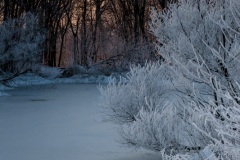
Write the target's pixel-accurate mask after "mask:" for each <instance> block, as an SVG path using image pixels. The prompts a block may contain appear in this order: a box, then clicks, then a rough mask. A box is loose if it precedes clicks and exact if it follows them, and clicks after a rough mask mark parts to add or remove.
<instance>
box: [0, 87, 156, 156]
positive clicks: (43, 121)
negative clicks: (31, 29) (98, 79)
mask: <svg viewBox="0 0 240 160" xmlns="http://www.w3.org/2000/svg"><path fill="white" fill-rule="evenodd" d="M6 92H7V93H8V94H10V95H11V96H5V97H0V159H1V160H159V159H160V155H159V154H156V153H152V152H150V151H145V150H139V151H135V150H130V149H129V148H125V147H123V146H121V145H120V144H119V143H118V142H117V140H118V138H119V137H118V133H117V129H116V128H115V126H114V125H111V124H109V123H103V122H101V116H102V114H101V108H100V107H99V105H98V104H99V95H100V93H99V91H98V89H97V85H94V84H64V85H63V84H58V85H44V86H32V87H24V88H18V89H15V90H10V91H6Z"/></svg>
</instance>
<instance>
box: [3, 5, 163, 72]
mask: <svg viewBox="0 0 240 160" xmlns="http://www.w3.org/2000/svg"><path fill="white" fill-rule="evenodd" d="M166 6H167V1H166V0H114V1H113V0H2V1H1V4H0V7H1V8H0V12H1V21H2V22H5V21H7V20H9V19H18V18H19V17H21V16H22V15H24V14H26V13H28V12H30V13H32V14H34V15H35V16H36V19H37V25H39V26H38V27H41V28H42V30H44V36H45V42H44V44H43V48H44V50H43V51H42V56H41V57H42V58H41V60H42V63H43V64H46V65H48V66H53V67H55V66H58V67H66V66H69V65H76V64H78V65H82V66H85V67H90V66H92V65H94V64H96V63H97V64H99V62H103V61H104V62H106V61H107V63H109V62H108V61H111V62H112V63H113V62H114V63H115V62H116V61H117V60H120V59H121V63H122V62H123V61H124V62H127V63H129V62H130V63H133V62H136V63H138V62H140V61H142V62H143V61H145V60H146V59H147V58H149V57H151V56H153V54H154V52H153V47H151V42H152V41H153V38H152V36H151V35H150V34H149V25H148V24H149V21H150V10H151V8H152V7H153V8H157V9H159V10H161V9H163V8H165V7H166ZM139 51H140V52H139ZM138 52H139V53H138ZM143 52H145V53H143ZM124 65H125V64H124Z"/></svg>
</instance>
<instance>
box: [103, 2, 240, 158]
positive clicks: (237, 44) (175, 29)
mask: <svg viewBox="0 0 240 160" xmlns="http://www.w3.org/2000/svg"><path fill="white" fill-rule="evenodd" d="M239 11H240V2H239V1H238V0H208V1H202V0H179V1H178V4H172V5H170V6H169V7H168V10H164V12H161V13H160V12H158V11H155V10H153V12H152V24H151V30H152V32H153V34H154V35H155V36H156V39H157V43H156V44H157V51H158V53H159V54H160V55H161V56H162V57H163V59H164V65H155V64H148V65H146V66H145V67H143V68H139V67H135V68H132V69H131V71H130V73H129V75H130V76H128V78H127V80H125V81H121V82H119V83H111V84H109V85H108V86H107V88H106V89H102V90H101V91H102V98H103V100H104V102H105V103H104V106H105V107H106V108H107V111H106V113H107V115H108V117H109V118H110V120H111V121H113V122H116V123H118V124H120V125H121V127H122V132H121V135H122V137H123V139H124V140H125V142H126V143H127V144H130V145H132V146H136V147H143V148H147V149H151V150H157V151H159V150H162V149H165V152H164V153H166V154H168V155H171V154H176V153H183V152H188V151H194V152H196V151H199V150H202V149H203V148H204V147H209V146H213V147H212V148H213V149H212V152H213V153H214V155H215V156H216V157H218V158H221V159H235V158H234V156H235V157H236V155H239V144H240V143H239V137H238V135H239V120H238V118H239V116H240V113H239V109H240V107H239V105H240V99H239V98H238V97H240V89H239V87H238V84H240V77H239V76H240V74H239V73H238V70H239V69H240V63H239V55H240V54H239V51H240V23H239V22H240V12H239ZM166 75H167V76H166ZM230 99H231V100H230ZM233 111H234V112H233ZM209 119H210V121H209ZM229 119H231V120H229ZM224 126H225V127H224ZM226 126H228V127H226ZM219 127H220V128H219ZM219 129H220V130H219ZM229 147H230V148H231V147H235V150H234V151H230V150H229V149H227V148H229ZM210 148H211V147H210ZM227 150H229V152H228V151H227ZM224 157H225V158H224ZM175 158H176V157H175ZM173 159H174V158H173Z"/></svg>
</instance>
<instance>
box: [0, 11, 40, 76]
mask: <svg viewBox="0 0 240 160" xmlns="http://www.w3.org/2000/svg"><path fill="white" fill-rule="evenodd" d="M43 42H44V36H43V32H42V29H41V28H39V26H38V23H37V18H36V17H35V16H34V15H33V14H31V13H26V14H24V15H22V16H21V17H19V18H16V19H8V20H6V21H4V22H3V23H2V24H0V71H1V72H0V74H1V75H4V74H5V73H11V74H10V75H11V76H12V74H17V73H21V72H24V71H26V70H28V69H31V68H32V66H33V65H35V64H36V63H40V61H41V51H42V49H41V48H42V46H41V45H42V44H43Z"/></svg>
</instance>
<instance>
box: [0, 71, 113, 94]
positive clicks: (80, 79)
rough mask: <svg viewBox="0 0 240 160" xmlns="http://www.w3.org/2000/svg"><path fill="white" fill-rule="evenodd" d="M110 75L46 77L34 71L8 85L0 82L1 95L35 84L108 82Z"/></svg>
mask: <svg viewBox="0 0 240 160" xmlns="http://www.w3.org/2000/svg"><path fill="white" fill-rule="evenodd" d="M108 81H109V76H104V75H87V74H82V75H75V76H72V77H69V78H44V77H41V76H39V75H37V74H34V73H26V74H23V75H20V76H18V77H15V78H13V79H12V80H10V81H9V82H8V83H7V86H8V87H7V86H5V85H3V84H1V83H0V96H6V95H8V94H7V93H6V90H9V89H12V88H16V87H23V86H33V85H47V84H105V83H108Z"/></svg>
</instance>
